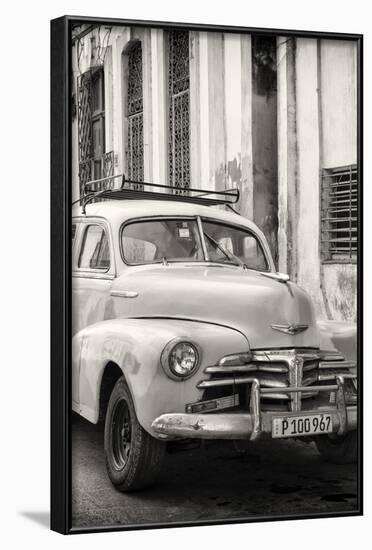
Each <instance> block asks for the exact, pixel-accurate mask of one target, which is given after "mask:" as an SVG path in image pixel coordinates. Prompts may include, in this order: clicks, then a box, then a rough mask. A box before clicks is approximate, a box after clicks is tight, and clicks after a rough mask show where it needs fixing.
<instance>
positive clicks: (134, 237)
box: [121, 218, 268, 271]
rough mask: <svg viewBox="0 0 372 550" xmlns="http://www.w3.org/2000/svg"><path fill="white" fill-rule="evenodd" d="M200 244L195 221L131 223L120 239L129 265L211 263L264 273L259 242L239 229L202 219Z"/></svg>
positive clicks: (174, 220) (262, 253)
mask: <svg viewBox="0 0 372 550" xmlns="http://www.w3.org/2000/svg"><path fill="white" fill-rule="evenodd" d="M200 227H202V229H203V240H204V247H203V242H202V236H201V234H200V231H199V226H198V222H197V220H196V219H186V218H185V219H180V218H177V219H168V218H166V219H156V220H141V221H135V222H130V223H129V224H126V225H125V226H124V227H123V230H122V234H121V239H122V250H123V254H124V259H125V261H126V263H128V264H146V263H156V262H182V261H187V262H213V263H227V264H234V265H244V266H245V267H247V268H249V269H255V270H259V271H267V270H268V264H267V260H266V258H265V254H264V252H263V250H262V247H261V244H260V242H259V241H258V239H257V238H256V237H255V235H253V233H251V232H249V231H248V230H246V229H243V228H242V227H238V226H233V225H226V224H224V223H221V222H217V221H212V220H207V219H202V220H201V224H200Z"/></svg>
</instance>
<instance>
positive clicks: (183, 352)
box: [161, 338, 200, 380]
mask: <svg viewBox="0 0 372 550" xmlns="http://www.w3.org/2000/svg"><path fill="white" fill-rule="evenodd" d="M199 362H200V350H199V347H198V346H197V345H196V344H192V343H191V342H187V341H186V340H180V339H179V338H177V339H176V340H172V341H171V342H169V343H168V344H167V345H166V346H165V348H164V350H163V353H162V355H161V364H162V366H163V369H164V370H165V372H166V374H167V375H168V376H169V377H170V378H173V380H184V379H186V378H189V377H190V376H192V375H193V374H194V373H195V372H196V370H197V368H198V366H199Z"/></svg>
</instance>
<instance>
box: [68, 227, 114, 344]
mask: <svg viewBox="0 0 372 550" xmlns="http://www.w3.org/2000/svg"><path fill="white" fill-rule="evenodd" d="M72 261H73V265H72V267H73V270H72V336H74V334H76V333H77V332H79V331H80V330H82V329H84V328H85V327H87V326H89V325H92V324H94V323H97V322H99V321H103V320H104V319H105V318H106V308H107V303H108V300H109V296H110V289H111V285H112V281H113V279H114V278H115V261H114V251H113V245H112V237H111V232H110V227H109V225H108V223H107V222H106V220H103V219H102V218H82V219H80V220H79V221H78V223H77V231H76V233H75V244H74V250H73V259H72Z"/></svg>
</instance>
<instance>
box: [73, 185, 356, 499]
mask: <svg viewBox="0 0 372 550" xmlns="http://www.w3.org/2000/svg"><path fill="white" fill-rule="evenodd" d="M123 182H125V180H124V179H123ZM126 185H127V188H125V186H124V184H122V186H121V187H120V188H119V189H106V190H105V189H104V190H103V191H101V192H98V193H94V192H88V193H87V194H86V196H85V197H84V198H83V199H82V201H81V202H80V204H79V205H78V206H77V207H75V208H76V211H75V212H74V213H73V221H72V224H73V225H72V237H73V245H72V282H73V284H72V288H73V292H72V299H73V316H72V325H73V346H72V409H73V411H75V412H77V413H78V414H80V415H81V416H83V417H84V418H85V419H87V420H89V421H90V422H92V423H98V422H99V421H101V420H102V421H104V423H105V427H104V447H105V456H106V465H107V471H108V475H109V478H110V480H111V482H112V483H113V484H114V486H115V487H116V488H117V489H119V490H121V491H130V490H136V489H140V488H143V487H146V486H148V485H150V484H151V483H152V482H153V481H154V480H155V478H156V476H157V474H158V472H159V469H160V468H161V464H162V459H163V456H164V453H165V452H166V449H167V446H169V444H171V445H177V444H178V443H177V442H179V443H182V442H184V443H185V442H190V441H195V440H199V441H200V440H202V439H216V440H217V439H218V440H245V441H253V440H256V439H257V438H259V437H269V438H287V437H296V438H306V439H307V440H308V441H311V440H314V441H315V443H316V445H317V448H318V450H319V452H320V454H321V455H322V456H323V457H324V458H325V459H326V460H331V461H334V462H337V463H342V462H343V463H346V462H352V461H355V460H356V455H357V431H356V430H357V381H356V330H355V325H354V324H352V323H347V322H344V323H343V322H335V321H321V322H320V321H319V322H318V321H317V319H316V317H315V313H314V308H313V305H312V302H311V299H310V297H309V295H308V294H307V293H306V292H305V291H304V290H302V289H301V288H299V287H298V286H297V285H296V284H295V283H293V282H291V281H290V280H289V278H288V276H286V275H283V274H280V273H277V272H276V269H275V265H274V262H273V259H272V256H271V254H270V250H269V246H268V244H267V241H266V239H265V237H264V235H263V233H262V232H261V231H260V230H259V229H258V228H257V227H256V225H255V224H254V223H252V222H251V221H248V220H247V219H245V218H244V217H242V216H241V215H239V214H238V213H236V212H235V211H232V207H231V203H232V202H235V200H237V191H236V192H235V190H233V192H230V191H227V192H219V193H212V192H211V191H204V192H203V191H202V190H196V191H193V190H189V191H188V192H187V193H184V194H181V195H179V194H178V195H175V194H173V193H172V191H171V190H170V189H168V191H167V189H164V188H163V187H165V186H160V187H162V188H161V189H160V190H158V189H155V191H154V188H153V187H151V189H150V190H147V191H145V190H144V188H143V186H142V187H141V188H138V187H136V188H134V187H133V186H132V187H130V188H128V184H126ZM92 199H94V202H92ZM221 205H223V206H221ZM226 205H227V206H226Z"/></svg>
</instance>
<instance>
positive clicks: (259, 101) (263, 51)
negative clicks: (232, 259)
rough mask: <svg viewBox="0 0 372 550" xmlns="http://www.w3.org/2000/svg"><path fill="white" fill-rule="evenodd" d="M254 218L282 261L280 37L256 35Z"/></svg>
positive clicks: (253, 102)
mask: <svg viewBox="0 0 372 550" xmlns="http://www.w3.org/2000/svg"><path fill="white" fill-rule="evenodd" d="M252 62H253V66H252V69H253V70H252V87H253V94H252V147H253V179H254V204H253V219H254V222H255V223H256V224H257V225H258V226H259V227H260V229H261V230H262V231H263V232H264V233H265V235H266V238H267V239H268V241H269V244H270V249H271V252H272V255H273V258H274V262H275V265H278V240H277V235H278V162H277V159H278V137H277V74H276V73H277V71H276V39H275V38H273V37H263V36H256V35H254V36H252Z"/></svg>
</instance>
